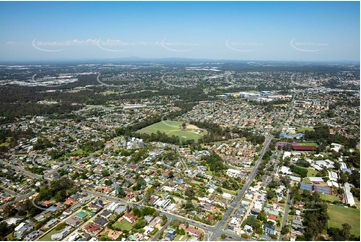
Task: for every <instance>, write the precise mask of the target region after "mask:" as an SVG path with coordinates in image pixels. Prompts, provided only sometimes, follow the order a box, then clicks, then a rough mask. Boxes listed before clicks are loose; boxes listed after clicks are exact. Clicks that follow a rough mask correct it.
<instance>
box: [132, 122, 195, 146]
mask: <svg viewBox="0 0 361 242" xmlns="http://www.w3.org/2000/svg"><path fill="white" fill-rule="evenodd" d="M181 126H182V122H178V121H166V120H165V121H162V122H159V123H156V124H152V125H150V126H148V127H145V128H143V129H141V130H138V131H137V133H145V134H151V133H157V131H160V132H162V133H166V134H167V135H168V136H172V135H175V136H178V137H179V138H180V139H181V140H191V139H194V141H198V139H200V138H202V133H200V134H197V133H195V132H194V131H192V130H191V129H189V128H187V130H182V129H181Z"/></svg>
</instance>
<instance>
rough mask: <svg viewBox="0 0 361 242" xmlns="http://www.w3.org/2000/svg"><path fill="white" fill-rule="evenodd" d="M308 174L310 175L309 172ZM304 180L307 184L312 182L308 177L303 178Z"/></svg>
mask: <svg viewBox="0 0 361 242" xmlns="http://www.w3.org/2000/svg"><path fill="white" fill-rule="evenodd" d="M307 176H308V173H307ZM302 182H303V183H305V184H312V182H311V181H310V180H309V179H308V178H307V177H306V178H303V179H302Z"/></svg>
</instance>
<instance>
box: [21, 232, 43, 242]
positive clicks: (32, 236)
mask: <svg viewBox="0 0 361 242" xmlns="http://www.w3.org/2000/svg"><path fill="white" fill-rule="evenodd" d="M39 235H40V233H39V231H37V230H35V231H33V232H31V233H30V234H28V235H27V236H26V237H25V240H26V241H32V240H35V239H36V238H37V237H38V236H39Z"/></svg>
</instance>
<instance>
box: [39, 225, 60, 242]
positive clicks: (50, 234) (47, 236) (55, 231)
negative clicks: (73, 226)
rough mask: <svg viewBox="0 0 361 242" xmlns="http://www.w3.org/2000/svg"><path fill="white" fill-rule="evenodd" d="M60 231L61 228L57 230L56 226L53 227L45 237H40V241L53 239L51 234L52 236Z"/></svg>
mask: <svg viewBox="0 0 361 242" xmlns="http://www.w3.org/2000/svg"><path fill="white" fill-rule="evenodd" d="M59 232H61V230H59V231H57V230H56V229H55V228H54V229H52V230H51V231H50V232H49V233H47V234H46V235H45V236H44V237H42V238H41V239H39V240H40V241H52V239H51V236H52V235H53V234H57V233H59Z"/></svg>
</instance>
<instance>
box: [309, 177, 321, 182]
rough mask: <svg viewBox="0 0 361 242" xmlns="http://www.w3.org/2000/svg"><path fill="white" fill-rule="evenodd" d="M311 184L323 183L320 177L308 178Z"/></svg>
mask: <svg viewBox="0 0 361 242" xmlns="http://www.w3.org/2000/svg"><path fill="white" fill-rule="evenodd" d="M308 179H309V180H310V181H311V182H323V179H322V177H308Z"/></svg>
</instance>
